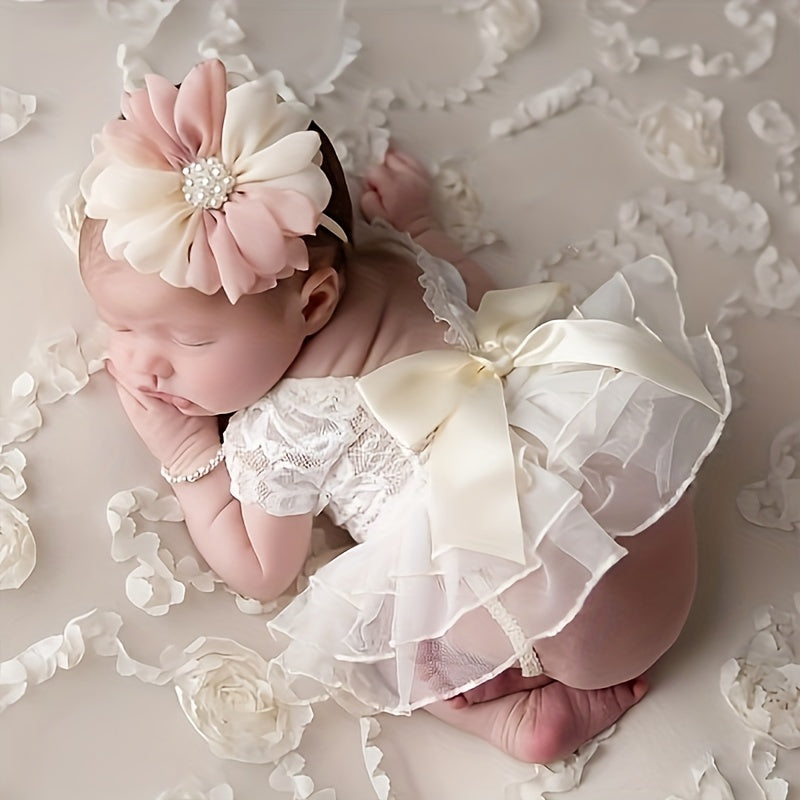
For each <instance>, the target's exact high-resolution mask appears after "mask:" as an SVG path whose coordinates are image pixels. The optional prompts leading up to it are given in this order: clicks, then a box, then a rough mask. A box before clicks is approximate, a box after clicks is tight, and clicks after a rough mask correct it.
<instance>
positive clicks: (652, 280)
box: [224, 237, 730, 714]
mask: <svg viewBox="0 0 800 800" xmlns="http://www.w3.org/2000/svg"><path fill="white" fill-rule="evenodd" d="M392 246H394V247H401V248H404V250H405V251H406V252H407V253H408V254H409V256H410V257H411V258H415V259H416V261H417V263H418V264H419V266H420V268H421V270H422V274H421V277H420V283H421V284H422V285H423V287H424V288H425V302H426V304H427V305H428V307H429V308H430V309H431V311H432V313H433V314H434V315H435V317H436V318H438V319H442V320H445V321H447V322H448V323H449V324H450V331H449V332H448V334H447V337H446V338H447V339H448V341H450V343H451V344H452V345H453V347H455V348H463V349H467V350H469V349H470V348H471V347H472V346H473V345H474V338H473V336H472V332H471V327H470V326H471V324H472V321H473V319H474V312H473V311H472V310H471V309H469V307H468V306H467V305H466V303H465V300H464V298H465V288H464V285H463V281H462V280H461V277H460V275H459V274H458V272H457V271H456V270H455V268H454V267H453V266H452V265H450V264H448V263H446V262H444V261H441V260H439V259H436V258H433V257H432V256H430V255H429V254H428V253H426V252H425V251H424V250H421V249H420V248H419V247H417V246H416V245H415V244H414V243H413V242H411V240H410V239H408V238H407V237H402V238H399V237H395V241H394V243H393V245H392ZM569 317H571V318H580V319H584V318H596V319H609V320H615V321H618V322H621V323H623V324H625V325H629V326H632V327H636V326H639V327H641V326H645V329H646V330H647V331H648V332H649V333H652V334H654V335H655V336H657V337H658V339H660V341H661V342H662V343H663V345H664V346H665V347H666V348H668V349H669V350H670V351H671V353H672V355H674V356H676V357H677V358H678V359H680V360H681V361H683V362H684V363H686V364H687V365H689V366H690V367H691V369H692V370H693V371H694V372H695V373H696V374H697V375H698V376H699V378H700V380H701V381H702V383H703V384H704V385H705V388H706V389H707V390H708V393H709V394H710V395H711V396H712V397H713V398H714V399H715V401H716V403H717V404H718V407H717V409H716V410H714V409H712V408H709V407H708V406H706V405H703V404H701V403H698V402H696V401H695V400H692V399H690V398H688V397H685V396H681V395H679V394H675V393H674V392H671V391H670V390H668V389H665V388H663V387H662V386H660V385H658V384H656V383H654V382H652V381H649V380H646V379H643V378H642V377H640V376H639V375H636V374H631V373H627V372H625V371H624V370H618V369H614V368H610V367H602V366H595V365H593V364H586V363H581V364H567V365H563V364H562V365H558V366H555V367H552V366H551V367H538V368H534V369H526V368H518V369H514V370H513V371H512V372H510V373H509V374H508V375H506V376H505V377H504V378H503V392H504V396H505V405H506V413H507V417H508V422H509V426H510V438H511V445H512V448H513V452H514V461H515V465H516V467H515V468H516V487H517V494H518V499H519V511H520V515H521V521H522V528H523V530H524V557H523V559H522V563H520V562H518V561H513V560H509V559H506V558H502V557H497V556H491V555H486V554H483V553H477V552H473V551H472V550H470V549H466V548H461V547H451V548H449V549H447V550H445V551H444V552H442V553H439V554H438V555H436V556H433V555H432V546H431V526H430V521H429V514H428V505H429V498H430V480H429V474H428V450H429V446H425V447H422V449H421V450H419V451H415V450H414V449H411V448H410V447H407V446H405V445H403V444H401V443H400V442H398V441H397V440H395V439H394V438H393V437H392V436H391V435H390V434H389V432H388V431H387V430H386V429H385V428H384V427H383V426H382V425H381V424H380V423H379V422H378V421H377V420H376V417H375V416H374V415H373V414H372V413H371V412H370V410H369V409H368V408H366V407H365V404H364V402H363V401H362V398H361V394H360V392H359V391H358V389H357V380H358V379H357V378H353V377H342V378H339V377H324V378H308V379H299V378H297V379H296V378H288V379H284V380H282V381H281V382H280V383H279V384H278V385H277V386H276V387H275V388H274V389H272V390H271V391H270V392H269V393H268V394H267V395H266V396H265V397H264V398H262V399H261V400H260V401H259V402H257V403H255V404H254V405H253V406H252V407H250V408H247V409H245V410H243V411H241V412H239V413H238V414H236V415H235V416H234V417H233V418H232V419H231V421H230V424H229V426H228V429H227V431H226V434H225V443H224V446H225V454H226V458H227V464H228V469H229V471H230V474H231V491H232V493H233V494H234V496H235V497H237V498H238V499H240V500H241V502H242V503H245V504H257V505H259V506H260V507H261V508H263V509H264V510H265V511H267V512H268V513H270V514H275V515H279V516H280V515H292V514H301V513H307V512H312V513H313V514H319V513H321V512H323V511H325V512H326V514H328V515H329V516H330V518H331V519H332V520H333V521H334V522H335V523H336V524H338V525H341V526H343V527H344V528H346V529H347V530H348V531H349V533H350V535H351V536H352V538H353V539H354V540H355V542H356V543H357V544H356V545H355V546H354V547H352V548H350V549H349V550H347V551H345V552H344V553H343V554H341V555H339V556H337V557H336V558H335V559H334V560H333V561H331V562H330V563H328V564H327V565H325V566H324V567H322V568H321V569H320V570H319V571H318V572H317V573H316V574H315V575H314V576H312V578H311V581H310V584H309V586H308V588H307V589H306V590H305V591H304V592H302V593H301V594H300V595H299V596H298V597H296V598H294V599H293V600H292V601H291V602H290V604H289V605H288V606H287V607H286V608H285V609H284V610H283V611H282V612H281V613H280V614H279V615H278V616H277V617H276V618H275V619H274V620H273V621H272V622H270V623H269V625H270V628H271V629H273V630H274V631H276V632H280V633H282V634H285V635H286V636H287V637H288V645H287V647H286V649H285V651H284V652H283V653H282V654H281V656H280V661H281V663H282V665H283V667H284V669H285V670H286V671H287V673H288V674H290V675H296V676H298V677H299V676H305V677H307V678H312V679H314V682H318V683H321V684H322V685H323V686H324V687H325V690H326V691H328V692H330V693H332V694H333V695H334V696H336V697H337V698H338V699H339V700H340V701H341V702H342V703H343V704H345V705H349V706H351V707H354V708H360V709H362V710H363V709H365V708H368V709H371V710H374V711H387V712H390V713H396V714H402V713H408V712H410V711H411V710H412V709H414V708H417V707H420V706H423V705H425V704H427V703H429V702H431V701H433V700H436V699H441V698H446V697H450V696H452V695H454V694H457V693H458V692H461V691H464V690H465V689H467V688H470V687H473V686H475V685H477V684H479V683H481V682H482V681H484V680H486V679H487V678H489V677H491V676H493V675H495V674H497V673H499V672H500V671H502V670H503V669H505V668H506V667H508V666H511V665H514V664H516V663H520V661H521V662H522V664H523V665H525V663H526V659H527V658H528V653H529V651H530V648H531V643H532V642H533V641H534V640H535V639H537V638H540V637H543V636H548V635H552V634H554V633H556V632H557V631H558V630H560V629H561V628H562V627H564V626H565V625H566V624H567V623H568V622H569V621H570V620H571V619H572V618H573V617H574V615H575V614H576V613H577V611H578V610H579V609H580V607H581V605H582V603H583V602H584V600H585V598H586V596H587V594H588V593H589V592H590V591H591V589H592V587H593V586H594V585H595V584H596V583H597V581H598V580H599V579H600V577H601V576H602V575H603V573H604V572H606V570H608V569H609V567H611V566H612V565H613V564H614V563H615V562H616V561H618V560H619V559H620V558H621V557H622V556H623V555H624V554H625V552H626V551H625V549H624V548H623V547H622V546H621V544H620V543H619V542H618V541H617V540H618V538H619V537H625V536H629V535H633V534H635V533H638V532H639V531H642V530H643V529H645V528H646V527H648V526H649V525H651V524H652V523H653V522H654V521H655V520H656V519H658V517H659V516H661V514H663V513H664V511H666V510H667V509H669V508H670V507H671V506H672V505H674V504H675V503H676V502H677V500H678V499H679V498H680V496H681V495H682V494H683V492H684V491H685V490H686V488H687V487H688V486H689V484H690V483H691V481H692V480H693V479H694V477H695V475H696V473H697V470H698V469H699V467H700V464H701V462H702V461H703V459H704V458H705V456H706V455H707V454H708V453H709V452H710V451H711V449H712V448H713V446H714V444H715V442H716V440H717V438H718V437H719V435H720V432H721V429H722V425H723V422H724V419H725V416H726V414H727V412H728V409H729V406H730V400H729V393H728V388H727V383H726V380H725V375H724V368H723V366H722V362H721V358H720V355H719V352H718V350H717V348H716V346H715V344H714V343H713V341H712V340H711V339H710V337H709V336H708V335H707V334H705V335H701V336H697V337H694V338H687V336H686V335H685V333H684V331H683V324H684V317H683V311H682V308H681V305H680V301H679V299H678V296H677V293H676V281H675V275H674V273H673V272H672V270H671V268H670V267H669V265H667V264H666V262H664V261H662V260H661V259H658V258H654V257H650V258H646V259H643V260H642V261H639V262H637V263H635V264H632V265H629V266H628V267H625V268H624V269H622V270H620V271H619V272H618V273H617V274H616V275H615V276H614V277H613V278H612V279H611V280H609V281H608V282H607V283H605V284H604V285H603V286H601V287H600V289H598V290H597V291H596V292H594V293H593V294H592V295H591V296H590V297H589V298H587V300H586V301H584V302H583V303H581V304H580V305H579V306H578V307H577V308H576V309H573V311H572V312H571V314H570V315H569Z"/></svg>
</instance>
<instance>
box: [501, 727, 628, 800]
mask: <svg viewBox="0 0 800 800" xmlns="http://www.w3.org/2000/svg"><path fill="white" fill-rule="evenodd" d="M615 730H616V726H615V725H612V726H611V727H610V728H608V729H606V730H605V731H603V732H602V733H601V734H599V735H598V736H595V737H594V739H591V740H590V741H588V742H587V743H586V744H584V745H583V746H582V747H581V748H579V749H578V751H577V752H576V753H573V754H572V755H571V756H568V757H567V758H565V759H563V760H561V761H554V762H552V763H550V764H534V765H532V768H531V769H532V773H531V777H530V778H528V779H527V780H525V781H522V782H520V783H516V784H513V785H511V786H508V787H507V788H506V794H505V800H540V798H542V797H543V796H545V795H547V794H551V793H552V794H558V793H560V792H569V791H571V790H572V789H574V788H575V787H577V786H578V785H579V784H580V782H581V778H582V776H583V770H584V767H585V766H586V764H587V762H588V761H589V759H590V758H591V757H592V756H593V755H594V754H595V753H596V752H597V748H598V747H599V746H600V745H601V744H602V743H603V742H604V741H605V740H606V739H608V738H609V737H610V736H611V735H612V734H613V733H614V731H615Z"/></svg>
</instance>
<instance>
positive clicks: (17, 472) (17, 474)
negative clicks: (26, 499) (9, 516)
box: [0, 448, 27, 500]
mask: <svg viewBox="0 0 800 800" xmlns="http://www.w3.org/2000/svg"><path fill="white" fill-rule="evenodd" d="M26 463H27V462H26V459H25V456H24V455H23V453H22V452H21V451H20V450H17V449H16V448H15V449H13V450H8V451H3V450H0V496H2V497H5V499H6V500H16V499H17V498H18V497H19V496H20V495H21V494H22V493H23V492H24V491H25V489H26V488H27V486H26V485H25V479H24V478H23V477H22V470H23V469H25V464H26Z"/></svg>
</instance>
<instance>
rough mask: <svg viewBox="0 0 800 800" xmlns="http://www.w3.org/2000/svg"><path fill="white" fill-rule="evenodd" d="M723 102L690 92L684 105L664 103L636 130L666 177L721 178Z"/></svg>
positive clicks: (646, 113)
mask: <svg viewBox="0 0 800 800" xmlns="http://www.w3.org/2000/svg"><path fill="white" fill-rule="evenodd" d="M721 114H722V103H721V101H719V100H717V99H716V98H711V99H710V100H706V99H705V98H704V97H703V95H702V94H700V92H696V91H694V90H692V89H689V90H687V92H686V98H685V100H684V101H683V103H680V104H678V103H662V104H660V105H658V106H656V107H655V108H653V109H652V110H650V111H647V112H645V113H644V114H642V116H641V117H640V119H639V124H638V127H637V130H638V133H639V136H640V137H641V140H642V145H643V146H644V151H645V153H646V155H647V157H648V158H649V159H650V160H651V161H652V162H653V164H655V166H656V167H657V168H658V169H659V170H660V171H661V172H663V173H664V174H665V175H669V176H670V177H671V178H678V179H680V180H683V181H699V180H704V179H707V178H714V179H718V178H721V177H722V169H723V140H722V130H721V128H720V116H721Z"/></svg>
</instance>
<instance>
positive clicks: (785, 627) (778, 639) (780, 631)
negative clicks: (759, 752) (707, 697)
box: [720, 595, 800, 749]
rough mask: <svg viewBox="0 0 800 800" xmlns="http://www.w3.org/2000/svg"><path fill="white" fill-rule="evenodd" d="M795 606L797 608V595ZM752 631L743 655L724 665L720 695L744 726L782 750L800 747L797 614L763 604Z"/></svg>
mask: <svg viewBox="0 0 800 800" xmlns="http://www.w3.org/2000/svg"><path fill="white" fill-rule="evenodd" d="M795 602H796V603H798V605H800V595H797V597H796V598H795ZM756 630H757V633H756V635H755V636H754V637H753V638H752V639H751V640H750V643H749V644H748V647H747V652H746V653H745V655H744V656H743V657H742V658H732V659H730V660H729V661H727V662H726V663H725V664H724V665H723V667H722V671H721V674H720V688H721V690H722V694H723V696H724V697H725V699H726V700H727V701H728V703H729V704H730V706H731V708H733V710H734V711H735V712H736V713H737V714H738V716H739V718H740V719H741V720H742V722H744V724H745V725H747V726H748V727H749V728H752V729H753V730H755V731H757V732H758V733H760V734H762V735H764V736H767V737H769V739H771V740H772V741H773V742H775V743H776V744H778V745H780V746H781V747H786V748H789V749H793V748H796V747H800V663H798V662H797V658H796V656H795V652H794V649H793V645H792V639H793V637H795V636H796V630H797V616H796V615H795V614H793V613H787V612H783V611H779V610H777V609H775V608H772V607H771V606H768V607H766V608H764V609H761V610H760V611H759V612H757V614H756Z"/></svg>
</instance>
